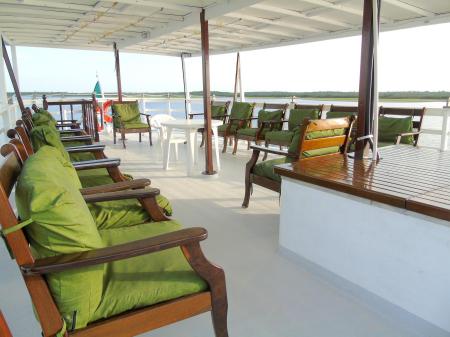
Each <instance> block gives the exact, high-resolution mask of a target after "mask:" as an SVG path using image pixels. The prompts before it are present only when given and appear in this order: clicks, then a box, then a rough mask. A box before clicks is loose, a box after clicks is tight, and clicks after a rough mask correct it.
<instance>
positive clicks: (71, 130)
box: [58, 129, 84, 133]
mask: <svg viewBox="0 0 450 337" xmlns="http://www.w3.org/2000/svg"><path fill="white" fill-rule="evenodd" d="M58 132H59V133H78V132H84V130H83V129H68V130H58Z"/></svg>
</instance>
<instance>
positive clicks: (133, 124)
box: [124, 122, 149, 132]
mask: <svg viewBox="0 0 450 337" xmlns="http://www.w3.org/2000/svg"><path fill="white" fill-rule="evenodd" d="M124 126H125V129H147V130H148V128H149V126H148V124H147V123H142V122H126V123H124ZM147 130H143V132H146V131H147Z"/></svg>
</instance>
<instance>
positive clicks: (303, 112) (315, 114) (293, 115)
mask: <svg viewBox="0 0 450 337" xmlns="http://www.w3.org/2000/svg"><path fill="white" fill-rule="evenodd" d="M305 118H309V119H319V110H318V109H291V110H290V112H289V119H288V128H289V131H294V130H295V128H298V127H299V126H300V125H301V124H302V123H303V121H304V120H305Z"/></svg>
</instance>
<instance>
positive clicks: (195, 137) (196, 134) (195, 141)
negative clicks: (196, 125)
mask: <svg viewBox="0 0 450 337" xmlns="http://www.w3.org/2000/svg"><path fill="white" fill-rule="evenodd" d="M197 163H198V132H197V131H195V136H194V164H197Z"/></svg>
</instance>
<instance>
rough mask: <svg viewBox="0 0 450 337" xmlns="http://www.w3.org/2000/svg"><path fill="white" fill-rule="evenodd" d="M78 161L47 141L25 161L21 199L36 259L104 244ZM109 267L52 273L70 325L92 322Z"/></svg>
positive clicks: (18, 196) (61, 308)
mask: <svg viewBox="0 0 450 337" xmlns="http://www.w3.org/2000/svg"><path fill="white" fill-rule="evenodd" d="M70 172H75V170H74V169H73V167H72V164H71V163H70V162H69V161H67V160H66V159H65V158H64V157H63V156H62V155H61V153H60V152H59V151H58V150H57V149H55V148H54V147H51V146H43V147H41V148H40V149H39V151H37V153H35V154H34V155H32V156H30V157H29V158H28V159H27V160H26V161H25V164H24V166H23V169H22V172H21V174H20V176H19V179H18V182H17V186H16V204H17V210H18V214H19V216H20V218H21V219H22V220H27V219H32V220H33V223H31V224H30V225H28V226H27V227H25V231H26V234H27V238H28V239H29V242H30V245H31V248H32V251H33V255H34V256H35V257H36V258H44V257H49V256H55V255H61V254H70V253H77V252H83V251H87V250H92V249H98V248H103V247H104V246H105V245H104V243H103V241H102V239H101V237H100V235H99V232H98V230H97V227H96V225H95V223H94V220H93V219H92V216H91V213H90V212H89V209H88V207H87V205H86V203H85V202H84V199H83V197H82V196H81V194H80V192H79V189H80V187H81V185H80V182H79V180H78V178H77V176H76V174H73V173H72V174H71V173H70ZM103 269H104V266H102V265H99V266H93V267H88V268H78V269H74V270H70V271H65V272H59V273H53V274H48V275H46V280H47V283H48V285H49V288H50V291H51V293H52V295H53V298H54V299H55V302H56V304H57V306H58V308H59V311H60V312H61V314H62V316H63V318H64V320H65V321H66V323H67V325H68V326H72V317H73V315H74V312H76V327H77V328H81V327H84V326H86V324H87V323H88V321H89V318H90V317H91V315H92V314H93V313H94V311H95V309H96V308H97V307H98V305H99V304H100V301H101V296H102V293H103V277H104V270H103Z"/></svg>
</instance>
